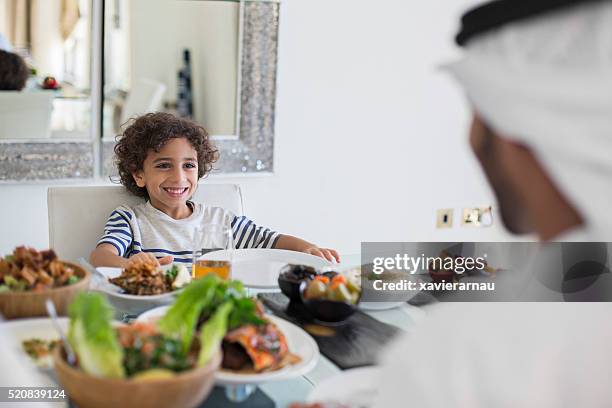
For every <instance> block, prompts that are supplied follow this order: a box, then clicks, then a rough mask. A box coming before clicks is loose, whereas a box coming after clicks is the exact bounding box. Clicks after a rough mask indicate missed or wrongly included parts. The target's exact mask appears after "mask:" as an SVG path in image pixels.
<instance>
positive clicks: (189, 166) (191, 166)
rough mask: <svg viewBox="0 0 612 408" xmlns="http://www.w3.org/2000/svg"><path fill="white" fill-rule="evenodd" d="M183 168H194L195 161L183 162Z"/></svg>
mask: <svg viewBox="0 0 612 408" xmlns="http://www.w3.org/2000/svg"><path fill="white" fill-rule="evenodd" d="M185 168H187V169H195V168H196V164H195V163H185Z"/></svg>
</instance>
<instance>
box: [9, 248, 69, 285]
mask: <svg viewBox="0 0 612 408" xmlns="http://www.w3.org/2000/svg"><path fill="white" fill-rule="evenodd" d="M79 279H80V277H79V275H78V274H76V273H75V270H74V268H72V267H71V266H70V265H68V264H66V263H65V262H62V261H60V260H59V259H58V258H57V255H56V254H55V251H53V250H52V249H48V250H46V251H40V252H39V251H37V250H35V249H34V248H26V247H24V246H20V247H17V248H15V250H14V251H13V253H12V254H11V255H7V256H5V257H3V258H2V257H0V292H9V291H12V292H28V291H31V292H43V291H45V290H49V289H54V288H60V287H64V286H69V285H72V284H75V283H77V282H78V281H79Z"/></svg>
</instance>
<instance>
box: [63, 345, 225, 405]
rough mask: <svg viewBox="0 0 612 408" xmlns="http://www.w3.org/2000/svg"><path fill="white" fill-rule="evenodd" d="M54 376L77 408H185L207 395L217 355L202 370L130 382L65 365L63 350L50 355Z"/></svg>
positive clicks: (212, 382) (212, 379) (212, 383)
mask: <svg viewBox="0 0 612 408" xmlns="http://www.w3.org/2000/svg"><path fill="white" fill-rule="evenodd" d="M53 362H54V365H55V372H56V373H57V377H58V379H59V382H60V384H61V386H62V387H63V388H64V389H65V390H66V393H67V394H68V396H69V397H70V399H71V400H72V401H74V403H75V406H78V407H79V408H108V407H147V408H158V407H159V408H166V407H185V408H191V407H196V406H198V405H199V404H200V403H201V402H202V401H203V400H204V398H206V397H207V396H208V394H210V391H211V389H212V386H213V385H214V382H215V372H216V371H217V369H218V368H219V366H220V365H221V353H220V352H219V353H217V354H215V356H214V357H213V359H212V360H211V361H210V362H209V363H208V364H207V365H205V366H204V367H200V368H195V369H191V370H188V371H184V372H182V373H178V374H177V375H176V376H174V377H171V378H164V379H151V380H140V381H139V380H137V381H134V380H130V379H114V378H100V377H94V376H92V375H89V374H86V373H85V372H83V371H81V370H80V369H78V368H76V367H72V366H70V365H68V363H67V362H66V357H65V352H64V349H63V347H56V348H55V350H54V352H53Z"/></svg>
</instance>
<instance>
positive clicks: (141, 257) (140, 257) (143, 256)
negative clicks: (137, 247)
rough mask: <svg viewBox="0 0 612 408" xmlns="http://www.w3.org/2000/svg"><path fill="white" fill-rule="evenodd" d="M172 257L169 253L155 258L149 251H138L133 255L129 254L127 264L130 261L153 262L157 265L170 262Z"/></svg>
mask: <svg viewBox="0 0 612 408" xmlns="http://www.w3.org/2000/svg"><path fill="white" fill-rule="evenodd" d="M173 259H174V258H173V257H172V256H170V255H168V256H164V257H163V258H160V259H157V258H156V257H155V255H153V254H151V253H149V252H139V253H137V254H135V255H132V256H130V259H129V260H128V264H129V263H132V262H151V261H152V262H155V263H156V264H157V265H167V264H170V263H172V260H173Z"/></svg>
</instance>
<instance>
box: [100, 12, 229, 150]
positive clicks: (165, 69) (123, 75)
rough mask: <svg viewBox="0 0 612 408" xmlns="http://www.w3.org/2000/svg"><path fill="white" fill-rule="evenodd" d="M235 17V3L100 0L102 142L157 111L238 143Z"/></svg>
mask: <svg viewBox="0 0 612 408" xmlns="http://www.w3.org/2000/svg"><path fill="white" fill-rule="evenodd" d="M240 14H241V5H240V3H239V2H238V1H190V0H112V1H108V0H107V1H106V2H105V10H104V24H105V26H104V28H105V30H104V32H105V36H104V37H105V38H104V60H105V63H104V84H105V85H104V113H103V136H104V138H105V139H106V140H109V139H113V138H114V137H115V136H116V135H117V134H119V133H120V132H121V125H122V124H124V123H125V122H126V121H127V120H128V119H130V118H132V117H134V116H137V115H140V114H143V113H146V112H153V111H160V110H161V111H168V112H172V113H174V114H177V115H180V116H183V117H190V118H192V119H194V120H196V121H197V122H198V123H200V124H201V125H203V126H204V127H205V128H206V129H207V131H208V132H209V133H210V134H211V135H214V136H224V137H228V136H229V137H233V138H237V137H238V133H239V129H238V123H239V120H238V118H239V110H240V108H239V103H238V102H239V100H240V98H239V91H238V90H239V87H240V80H239V72H240V62H239V61H240V56H239V54H240V52H239V47H240V45H239V44H240Z"/></svg>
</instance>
